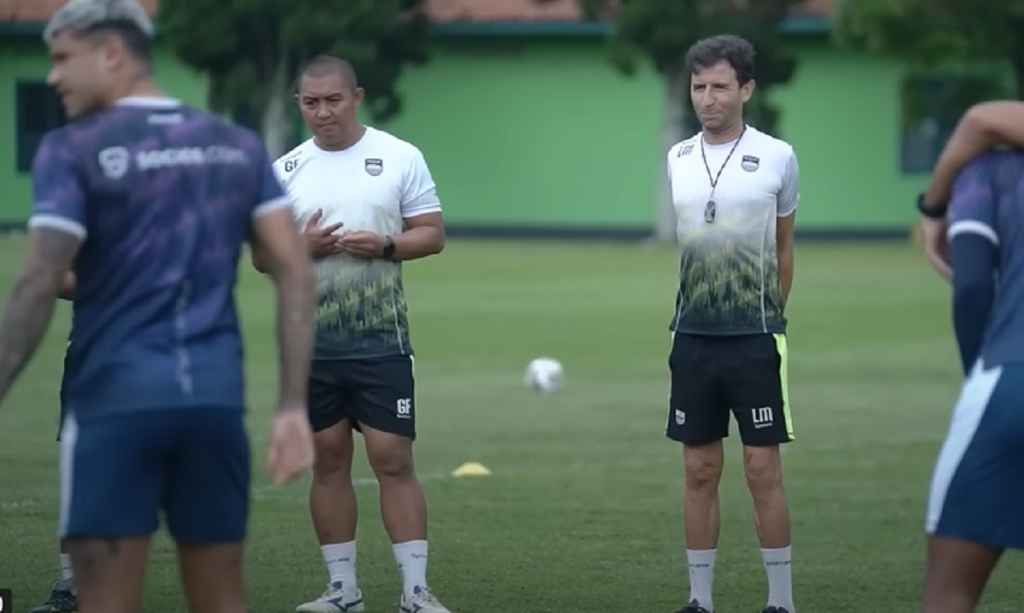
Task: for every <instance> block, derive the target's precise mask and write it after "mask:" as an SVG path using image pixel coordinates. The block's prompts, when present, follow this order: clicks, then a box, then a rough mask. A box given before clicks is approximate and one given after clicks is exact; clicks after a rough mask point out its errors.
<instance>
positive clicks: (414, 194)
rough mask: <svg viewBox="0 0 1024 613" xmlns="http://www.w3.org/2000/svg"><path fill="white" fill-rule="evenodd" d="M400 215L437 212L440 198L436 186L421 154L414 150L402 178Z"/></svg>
mask: <svg viewBox="0 0 1024 613" xmlns="http://www.w3.org/2000/svg"><path fill="white" fill-rule="evenodd" d="M401 210H402V217H403V218H404V219H408V218H409V217H416V216H418V215H426V214H427V213H439V212H440V211H441V200H440V199H439V198H438V197H437V186H436V185H435V184H434V178H433V177H431V176H430V169H429V168H427V161H426V160H425V159H424V158H423V154H422V153H420V151H419V150H416V153H415V155H413V156H412V160H411V162H410V164H409V167H408V169H407V170H406V174H405V176H404V177H403V178H402V201H401Z"/></svg>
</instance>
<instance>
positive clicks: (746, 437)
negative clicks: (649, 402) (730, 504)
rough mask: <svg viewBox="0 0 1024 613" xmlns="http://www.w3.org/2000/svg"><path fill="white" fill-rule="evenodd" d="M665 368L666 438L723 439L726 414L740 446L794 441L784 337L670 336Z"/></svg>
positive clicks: (726, 429) (692, 442) (691, 442)
mask: <svg viewBox="0 0 1024 613" xmlns="http://www.w3.org/2000/svg"><path fill="white" fill-rule="evenodd" d="M669 369H670V370H671V372H672V394H671V397H670V399H669V411H668V429H667V431H666V434H667V435H668V437H669V438H671V439H673V440H676V441H679V442H681V443H684V444H687V445H703V444H707V443H711V442H714V441H717V440H720V439H723V438H725V437H727V436H729V413H730V412H731V413H732V414H733V415H735V416H736V421H737V423H738V424H739V429H740V437H741V439H742V440H743V444H744V445H750V446H754V447H758V446H762V447H763V446H770V445H777V444H779V443H788V442H789V441H792V440H793V439H794V436H793V418H792V416H791V415H790V408H789V394H788V392H787V389H786V336H785V335H783V334H753V335H745V336H706V335H696V334H675V335H674V337H673V342H672V354H671V355H670V357H669Z"/></svg>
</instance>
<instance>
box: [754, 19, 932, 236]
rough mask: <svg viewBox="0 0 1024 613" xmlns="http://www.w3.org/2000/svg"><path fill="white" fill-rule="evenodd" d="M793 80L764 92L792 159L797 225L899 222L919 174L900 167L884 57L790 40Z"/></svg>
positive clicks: (908, 216) (893, 97)
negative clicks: (777, 113)
mask: <svg viewBox="0 0 1024 613" xmlns="http://www.w3.org/2000/svg"><path fill="white" fill-rule="evenodd" d="M793 49H794V51H795V52H796V54H797V57H798V58H799V64H798V66H797V72H796V75H795V77H794V80H793V81H792V82H791V83H790V84H788V85H787V86H786V87H785V88H778V89H776V90H775V91H773V92H772V93H771V95H772V96H773V99H774V100H775V101H776V102H777V103H779V105H780V107H781V108H782V110H783V116H782V123H781V126H780V134H779V135H780V136H781V137H782V138H784V139H785V140H788V141H789V142H790V143H792V145H793V147H794V148H795V149H796V153H797V157H798V158H799V160H800V176H801V205H800V213H799V217H798V221H797V223H798V225H799V226H800V227H802V228H822V227H847V228H861V227H863V228H879V227H894V226H905V225H907V224H909V223H911V222H913V221H914V220H915V219H916V218H917V214H916V212H915V211H914V208H913V202H914V197H915V196H916V194H917V192H919V191H920V190H921V189H922V188H923V187H924V186H925V185H926V183H927V176H926V175H906V174H904V173H903V172H902V171H901V170H900V99H899V95H900V83H901V81H902V79H903V76H904V75H905V74H907V72H908V69H907V68H906V67H905V66H904V65H902V64H900V63H899V62H897V61H895V60H892V59H883V58H879V57H874V56H866V55H860V54H854V53H851V52H849V51H843V50H839V49H835V48H834V47H832V46H830V45H829V44H828V41H827V40H825V39H820V40H811V41H805V42H799V43H795V44H794V45H793Z"/></svg>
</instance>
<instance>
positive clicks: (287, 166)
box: [284, 156, 299, 172]
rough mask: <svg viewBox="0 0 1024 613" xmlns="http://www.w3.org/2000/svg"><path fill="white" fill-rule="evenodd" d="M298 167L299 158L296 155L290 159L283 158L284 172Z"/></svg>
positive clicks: (292, 170)
mask: <svg viewBox="0 0 1024 613" xmlns="http://www.w3.org/2000/svg"><path fill="white" fill-rule="evenodd" d="M298 167H299V158H298V156H296V157H294V158H292V159H290V160H285V161H284V171H285V172H294V171H295V169H296V168H298Z"/></svg>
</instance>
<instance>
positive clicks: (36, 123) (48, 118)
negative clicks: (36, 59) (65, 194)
mask: <svg viewBox="0 0 1024 613" xmlns="http://www.w3.org/2000/svg"><path fill="white" fill-rule="evenodd" d="M15 97H16V100H17V102H16V103H15V104H16V106H17V114H18V116H17V123H16V124H15V125H16V126H17V130H18V142H17V148H18V155H17V158H16V162H15V163H16V164H17V167H18V168H17V169H18V171H19V172H29V171H31V170H32V159H33V158H34V157H35V155H36V149H38V148H39V143H41V142H42V140H43V136H45V135H46V133H47V132H49V131H50V130H53V129H55V128H59V127H60V126H62V125H64V122H65V121H66V118H65V116H64V108H63V107H62V106H61V103H60V98H59V97H58V96H57V92H55V91H54V90H53V89H52V88H51V87H50V86H48V85H47V84H46V83H44V82H42V81H18V83H17V85H16V87H15Z"/></svg>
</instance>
